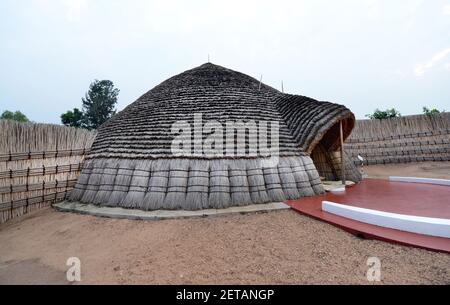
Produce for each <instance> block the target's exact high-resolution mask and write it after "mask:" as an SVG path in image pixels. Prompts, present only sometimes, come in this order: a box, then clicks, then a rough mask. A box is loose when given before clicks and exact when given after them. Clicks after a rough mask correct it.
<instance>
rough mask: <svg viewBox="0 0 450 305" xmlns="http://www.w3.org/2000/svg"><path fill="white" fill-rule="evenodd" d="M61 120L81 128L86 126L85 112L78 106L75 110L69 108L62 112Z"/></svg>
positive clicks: (68, 124)
mask: <svg viewBox="0 0 450 305" xmlns="http://www.w3.org/2000/svg"><path fill="white" fill-rule="evenodd" d="M61 122H62V123H63V124H64V125H66V126H70V127H76V128H80V127H83V126H84V115H83V112H81V111H80V109H78V108H73V111H71V110H69V111H67V112H66V113H63V114H61Z"/></svg>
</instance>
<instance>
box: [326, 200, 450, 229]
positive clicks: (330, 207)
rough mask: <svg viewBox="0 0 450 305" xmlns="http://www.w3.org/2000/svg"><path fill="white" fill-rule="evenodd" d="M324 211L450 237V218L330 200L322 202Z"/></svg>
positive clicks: (388, 226) (382, 225)
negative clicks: (387, 210)
mask: <svg viewBox="0 0 450 305" xmlns="http://www.w3.org/2000/svg"><path fill="white" fill-rule="evenodd" d="M322 211H325V212H328V213H331V214H335V215H338V216H342V217H345V218H349V219H353V220H356V221H360V222H364V223H368V224H372V225H376V226H380V227H386V228H391V229H397V230H401V231H406V232H412V233H418V234H423V235H431V236H438V237H446V238H450V219H442V218H432V217H421V216H412V215H404V214H397V213H389V212H383V211H377V210H371V209H364V208H359V207H355V206H349V205H344V204H339V203H335V202H330V201H323V202H322Z"/></svg>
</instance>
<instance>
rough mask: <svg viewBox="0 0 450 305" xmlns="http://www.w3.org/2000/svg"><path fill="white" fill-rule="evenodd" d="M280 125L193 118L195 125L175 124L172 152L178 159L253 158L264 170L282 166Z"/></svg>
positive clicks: (200, 117) (173, 125) (200, 115)
mask: <svg viewBox="0 0 450 305" xmlns="http://www.w3.org/2000/svg"><path fill="white" fill-rule="evenodd" d="M279 128H280V127H279V122H278V121H258V122H257V121H254V120H248V121H245V122H244V121H242V120H238V121H226V122H225V123H224V124H221V123H220V122H218V121H216V120H209V121H204V120H203V115H202V114H201V113H195V114H194V115H193V124H191V123H189V122H188V121H185V120H183V121H177V122H175V123H174V124H172V128H171V132H172V134H174V135H175V137H174V139H173V141H172V145H171V152H172V155H173V156H175V157H204V158H243V157H244V158H245V157H247V158H251V157H262V158H264V159H263V161H262V162H263V164H262V166H263V167H274V166H276V165H277V164H278V162H279V156H280V135H279Z"/></svg>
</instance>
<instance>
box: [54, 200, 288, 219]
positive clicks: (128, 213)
mask: <svg viewBox="0 0 450 305" xmlns="http://www.w3.org/2000/svg"><path fill="white" fill-rule="evenodd" d="M53 207H54V208H55V209H56V210H57V211H61V212H74V213H79V214H87V215H92V216H99V217H107V218H119V219H132V220H163V219H177V218H191V217H207V216H219V215H228V214H237V213H239V214H246V213H255V212H270V211H277V210H287V209H290V208H291V207H290V206H288V205H287V204H285V203H283V202H274V203H266V204H253V205H247V206H241V207H231V208H227V209H207V210H198V211H186V210H173V211H170V210H157V211H142V210H134V209H123V208H109V207H99V206H96V205H93V204H82V203H78V202H67V201H63V202H60V203H56V204H54V205H53Z"/></svg>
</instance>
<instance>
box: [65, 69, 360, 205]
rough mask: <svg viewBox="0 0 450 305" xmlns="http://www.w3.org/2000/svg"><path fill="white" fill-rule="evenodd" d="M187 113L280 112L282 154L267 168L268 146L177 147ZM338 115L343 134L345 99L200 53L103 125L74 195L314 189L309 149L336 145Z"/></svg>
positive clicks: (220, 194)
mask: <svg viewBox="0 0 450 305" xmlns="http://www.w3.org/2000/svg"><path fill="white" fill-rule="evenodd" d="M194 114H201V115H202V120H203V122H209V121H215V122H218V123H219V124H222V125H223V126H225V125H226V123H227V122H230V121H233V122H238V121H242V122H248V121H251V120H253V121H256V122H261V121H270V122H277V123H278V125H279V156H280V162H279V164H278V165H276V166H275V167H272V168H264V166H262V165H261V160H263V159H264V158H265V157H267V154H266V153H267V151H262V150H260V149H258V151H257V154H256V155H237V156H234V157H232V158H230V157H227V156H223V157H217V156H206V155H192V154H190V153H186V154H178V155H176V156H175V155H174V154H173V151H172V150H171V145H172V143H173V141H174V137H175V135H174V133H173V130H172V127H173V124H174V123H175V122H179V121H184V122H186V123H188V124H191V125H193V124H194ZM339 121H343V126H344V136H345V138H346V137H348V135H349V134H350V132H351V130H352V128H353V126H354V116H353V114H352V113H351V111H350V110H348V109H347V108H346V107H344V106H342V105H337V104H333V103H328V102H318V101H316V100H314V99H311V98H307V97H304V96H297V95H289V94H283V93H281V92H279V91H278V90H275V89H273V88H271V87H269V86H267V85H264V84H261V83H260V82H259V81H258V80H256V79H254V78H252V77H250V76H248V75H245V74H242V73H239V72H236V71H233V70H230V69H226V68H224V67H221V66H217V65H213V64H210V63H207V64H204V65H202V66H200V67H197V68H195V69H192V70H189V71H186V72H183V73H181V74H179V75H177V76H174V77H172V78H170V79H168V80H166V81H164V82H163V83H161V84H160V85H158V86H156V87H155V88H153V89H152V90H150V91H149V92H147V93H146V94H144V95H143V96H142V97H140V98H139V99H138V100H137V101H136V102H134V103H132V104H131V105H129V106H128V107H126V108H125V109H124V110H123V111H121V112H120V113H118V114H117V115H116V116H114V117H113V118H112V119H111V120H109V121H108V122H107V123H106V124H104V125H103V126H101V128H100V129H99V131H98V136H97V138H96V139H95V142H94V144H93V146H92V149H91V153H90V156H89V158H88V161H87V162H86V164H85V168H84V170H83V172H82V175H81V177H80V179H79V181H78V184H77V186H76V188H75V191H74V192H73V194H72V199H73V200H77V201H81V202H86V203H95V204H101V205H107V206H123V207H129V208H140V209H159V208H165V209H177V208H178V209H199V208H210V207H211V208H212V207H214V208H220V207H227V206H231V205H245V204H250V203H263V202H268V201H280V200H284V199H294V198H298V197H302V196H310V195H314V194H319V193H321V192H323V188H322V185H321V183H320V179H319V174H318V172H317V170H316V168H315V166H314V163H313V161H312V159H311V158H310V154H311V153H312V152H313V150H314V149H315V148H316V147H318V146H320V147H321V151H329V152H332V151H335V150H336V149H337V148H338V147H339V128H338V127H339ZM202 136H203V139H205V138H206V136H207V135H202ZM250 138H251V137H248V138H247V139H246V142H245V147H246V148H247V149H248V146H249V141H251V140H250ZM319 143H320V145H318V144H319ZM238 145H239V144H238ZM224 146H225V145H224ZM335 172H336V171H335ZM356 179H358V178H356ZM356 179H354V180H356Z"/></svg>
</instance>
